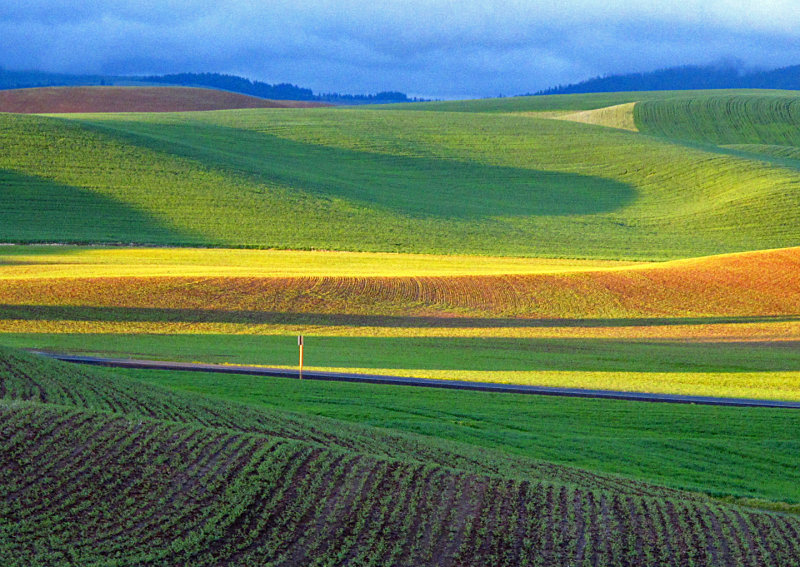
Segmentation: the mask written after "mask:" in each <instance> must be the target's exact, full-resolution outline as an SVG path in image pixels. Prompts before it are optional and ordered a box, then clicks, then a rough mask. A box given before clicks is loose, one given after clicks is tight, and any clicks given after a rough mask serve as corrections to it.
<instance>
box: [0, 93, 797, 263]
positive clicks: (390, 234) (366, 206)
mask: <svg viewBox="0 0 800 567" xmlns="http://www.w3.org/2000/svg"><path fill="white" fill-rule="evenodd" d="M593 96H596V97H599V98H593ZM631 96H634V95H631ZM631 96H623V95H579V96H578V98H569V97H552V99H558V100H557V101H552V100H551V101H550V102H548V101H545V102H544V103H538V102H537V104H539V106H538V107H537V108H532V107H530V104H533V103H530V102H529V101H528V100H527V99H526V100H524V101H522V102H519V103H518V102H515V101H511V100H509V99H503V100H501V101H498V102H497V103H496V104H499V105H501V106H502V105H510V106H508V107H507V108H506V110H509V111H510V110H514V111H517V112H521V111H523V110H526V111H531V110H536V109H538V110H546V109H548V108H549V109H551V110H552V109H553V108H562V109H563V108H566V107H570V108H573V109H575V108H576V107H578V108H592V107H596V106H599V107H602V106H607V105H608V103H620V102H625V101H630V100H631ZM649 96H651V97H653V98H663V97H664V96H666V95H665V94H664V93H652V94H651V95H649ZM730 96H732V97H734V99H736V100H739V99H740V98H741V97H744V98H745V99H747V100H750V99H751V98H752V95H739V94H735V95H730ZM635 97H637V99H638V100H644V99H647V94H641V93H635ZM532 98H534V99H536V101H538V99H546V98H549V97H532ZM779 98H780V100H782V101H788V103H789V105H790V106H791V104H793V103H791V101H792V100H794V99H792V98H790V97H789V96H788V95H783V96H782V97H779ZM565 100H568V101H573V102H569V103H565V102H563V101H565ZM670 100H672V99H670ZM559 101H560V102H559ZM574 101H580V102H579V103H578V102H574ZM523 102H524V104H525V105H528V107H525V108H523V104H522V103H523ZM465 104H472V105H476V106H475V108H478V109H480V108H482V106H481V104H484V105H485V104H489V102H485V103H484V102H483V101H477V102H474V103H465ZM493 104H494V103H493ZM646 104H652V105H655V106H653V108H661V106H659V105H662V102H652V103H646ZM646 104H645V103H639V104H637V105H636V107H635V108H636V109H641V108H644V109H645V110H635V112H636V113H637V119H636V120H637V124H639V123H641V124H642V128H644V129H645V130H647V129H648V128H650V129H651V130H652V129H654V128H656V126H648V125H647V124H650V122H653V120H651V119H650V118H646V119H644V118H642V116H644V114H643V113H645V112H647V113H648V114H647V116H650V114H651V113H650V111H647V109H648V108H650V107H648V106H646ZM664 104H666V103H664ZM670 104H672V103H670ZM444 108H447V107H444ZM669 108H672V107H671V106H670V107H669ZM737 108H739V107H737ZM760 108H761V107H760V106H759V105H758V104H750V103H747V104H742V105H741V107H740V110H738V111H737V112H740V113H743V114H744V115H747V116H749V114H748V113H758V112H762V110H763V109H762V110H759V109H760ZM653 112H655V111H653ZM659 112H660V111H659ZM670 112H672V111H670ZM658 116H660V114H658ZM670 116H671V115H670ZM792 116H793V115H792ZM659 120H662V119H661V118H659ZM663 120H667V118H664V119H663ZM703 120H706V119H705V118H703ZM753 120H756V118H753ZM709 121H711V122H713V120H711V119H709ZM645 122H647V123H645ZM659 128H661V129H662V130H664V128H662V127H659ZM675 128H678V127H677V126H676V127H675ZM698 128H700V126H698ZM776 128H777V127H776ZM700 129H702V128H700ZM784 129H785V128H784ZM695 130H696V128H695ZM693 131H694V130H693ZM770 131H771V132H773V133H775V132H777V131H778V130H777V129H775V128H773V129H772V130H770ZM0 132H2V135H3V138H4V141H5V142H6V143H5V144H4V146H3V148H2V150H0V188H1V189H2V191H1V192H0V204H2V205H3V207H2V212H0V220H1V221H2V222H0V240H3V241H26V242H30V241H46V242H48V241H70V242H125V243H128V242H131V243H152V244H181V245H204V246H207V245H210V246H257V247H276V248H303V249H309V248H324V249H343V250H370V251H406V252H428V253H469V254H496V255H520V256H533V255H539V256H550V257H593V258H639V259H667V258H676V257H688V256H698V255H705V254H714V253H722V252H734V251H743V250H752V249H764V248H777V247H783V246H790V245H794V244H796V243H797V239H798V236H799V234H798V232H799V231H800V229H798V223H797V222H796V220H797V218H796V211H797V210H798V205H799V204H800V191H798V181H800V172H798V171H797V169H796V168H795V167H793V163H794V162H792V161H791V160H789V161H786V162H785V163H782V162H778V161H765V160H764V159H763V157H762V156H761V155H760V154H753V153H745V152H743V151H741V150H735V149H725V148H722V149H719V148H716V147H713V146H708V145H698V146H689V145H687V144H685V143H676V142H673V141H672V140H668V139H664V138H663V137H662V136H663V135H667V134H668V135H670V136H677V135H679V134H680V133H675V132H671V131H670V132H667V131H666V130H664V131H663V132H662V131H659V132H654V133H656V134H658V135H657V136H654V135H642V134H638V133H636V132H627V131H618V130H613V129H610V128H604V127H601V126H592V125H587V124H576V123H571V122H566V121H560V120H547V119H542V118H537V117H534V116H531V115H505V114H493V113H485V112H471V113H468V112H459V113H453V112H412V111H408V110H364V109H359V110H344V109H331V110H327V109H314V110H244V111H222V112H208V113H184V114H119V115H73V117H72V118H70V119H64V118H48V117H42V116H25V117H23V116H17V115H0ZM725 141H727V142H730V143H739V144H741V143H750V144H752V143H754V142H757V143H760V144H775V143H783V141H782V140H780V139H773V138H770V137H769V136H766V135H764V136H761V137H760V138H758V140H754V139H750V138H736V137H735V136H734V137H732V138H729V139H726V140H725Z"/></svg>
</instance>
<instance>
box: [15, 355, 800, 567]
mask: <svg viewBox="0 0 800 567" xmlns="http://www.w3.org/2000/svg"><path fill="white" fill-rule="evenodd" d="M0 383H2V392H3V401H2V402H1V403H0V445H2V447H3V451H2V453H0V455H2V456H0V459H1V460H2V462H3V466H2V467H0V471H2V473H0V475H1V476H2V482H0V487H1V488H0V509H2V514H1V515H0V518H1V519H0V530H2V533H3V534H4V537H3V538H2V539H0V542H2V544H0V557H2V559H3V561H4V564H7V565H28V564H32V563H45V564H48V565H69V564H81V565H99V564H105V563H108V562H109V561H112V560H113V561H114V562H115V563H117V564H137V565H150V564H152V565H185V564H187V563H192V564H196V565H219V564H222V563H224V564H228V565H251V564H253V563H263V562H265V561H272V562H275V561H278V562H281V563H283V564H286V565H305V564H308V561H309V560H311V561H316V562H318V563H320V564H329V563H330V564H359V565H419V564H426V563H427V564H436V565H485V564H487V563H491V564H495V565H520V564H528V563H530V564H540V563H541V564H547V565H571V564H574V563H575V562H576V561H586V562H588V564H590V565H600V564H614V565H631V566H636V565H651V564H652V561H653V560H654V559H653V558H654V557H659V556H661V554H663V542H660V541H658V539H657V538H652V537H650V536H648V534H651V533H661V534H663V537H665V538H667V539H668V540H669V541H671V544H672V546H673V552H672V553H671V554H670V556H669V560H670V561H672V562H673V564H675V565H682V564H684V563H685V562H687V561H693V562H694V564H696V565H720V566H722V565H740V564H741V565H747V564H749V563H747V561H750V560H754V561H758V562H764V563H769V562H772V564H780V565H791V564H792V561H794V560H795V559H796V557H797V551H798V544H800V524H798V521H797V519H796V518H795V517H793V516H786V515H780V514H772V513H767V512H757V511H753V510H747V509H743V508H738V507H735V506H730V505H724V504H720V503H718V502H715V501H712V500H709V499H708V498H706V497H704V496H702V495H698V494H693V493H688V492H681V491H675V490H669V489H664V488H659V487H656V486H652V485H647V484H644V483H637V482H633V481H629V480H626V479H624V478H621V477H619V478H615V477H604V476H602V475H594V474H591V473H584V472H582V471H580V470H578V469H571V468H569V467H559V466H554V465H548V464H547V463H536V462H534V461H528V460H525V459H509V458H507V457H506V458H504V457H502V456H494V457H492V456H490V455H489V453H488V452H483V453H482V455H483V456H482V457H478V459H477V460H474V459H475V457H474V456H472V455H469V453H467V454H468V455H469V456H467V455H463V451H465V450H466V451H468V448H465V447H463V446H461V445H457V444H451V445H449V446H447V447H445V446H444V445H442V443H441V442H440V443H435V444H428V443H429V442H426V438H424V437H419V436H407V437H403V436H401V435H391V434H389V435H388V436H387V434H385V433H382V432H381V431H380V430H374V429H371V428H369V427H365V426H347V425H344V424H341V423H340V422H336V421H334V420H322V419H321V418H314V419H312V418H303V417H299V416H296V415H294V414H289V413H283V412H276V411H271V412H270V411H267V410H256V409H253V408H248V407H246V406H240V405H238V404H228V405H227V406H220V405H219V404H218V403H214V404H209V403H208V401H206V400H205V399H204V398H202V397H200V396H191V395H186V394H177V393H169V392H168V391H165V390H161V389H159V388H157V387H154V386H147V385H144V384H142V383H140V382H137V381H135V380H126V379H124V378H122V377H119V376H117V377H114V378H113V379H110V377H109V376H108V375H107V374H97V373H96V372H93V371H89V370H85V371H84V370H74V369H73V368H72V367H68V366H64V365H61V364H58V363H54V362H50V361H44V360H41V359H36V358H34V357H32V356H30V355H25V354H22V353H17V352H14V351H9V350H3V352H2V366H1V367H0ZM151 402H154V403H153V404H152V405H151ZM99 410H100V411H99ZM268 431H269V434H266V433H267V432H268ZM316 440H324V442H323V444H319V443H318V442H317V441H316ZM389 447H391V449H390V448H389ZM405 448H408V449H409V450H410V452H409V453H406V454H404V453H403V451H404V450H405ZM387 453H388V454H391V456H390V457H388V458H387V457H386V456H385V455H386V454H387ZM45 455H46V459H45ZM461 455H463V456H461ZM460 456H461V458H459V457H460ZM464 457H467V458H464ZM439 459H442V460H444V461H445V463H439V462H437V461H438V460H439ZM459 462H461V463H463V465H464V467H465V468H460V467H459ZM487 465H488V466H491V467H493V468H494V470H493V471H492V472H490V473H489V474H487V473H486V472H482V471H481V468H482V467H486V466H487ZM523 471H525V472H524V473H523V474H520V473H522V472H523ZM709 526H717V527H718V529H714V530H711V531H709V530H708V527H709Z"/></svg>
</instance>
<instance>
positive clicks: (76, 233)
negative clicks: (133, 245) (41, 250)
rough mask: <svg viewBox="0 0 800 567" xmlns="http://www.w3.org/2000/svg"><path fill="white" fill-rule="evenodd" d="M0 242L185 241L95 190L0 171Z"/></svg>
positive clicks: (144, 213) (143, 212) (132, 208)
mask: <svg viewBox="0 0 800 567" xmlns="http://www.w3.org/2000/svg"><path fill="white" fill-rule="evenodd" d="M0 240H2V241H5V242H139V243H167V242H181V241H186V240H190V237H189V235H187V234H183V233H181V232H180V231H177V230H175V229H173V228H171V227H168V226H166V225H165V224H164V223H162V222H161V221H159V220H158V219H156V218H154V217H153V216H151V215H149V214H148V213H147V212H145V211H141V210H138V209H136V208H134V207H131V206H130V205H127V204H125V203H121V202H119V201H117V200H115V199H111V198H109V197H106V196H103V195H100V194H98V193H96V192H94V191H90V190H88V189H82V188H80V187H74V186H71V185H64V184H60V183H55V182H53V181H51V180H49V179H45V178H42V177H37V176H32V175H26V174H23V173H18V172H16V171H11V170H7V169H0ZM10 261H11V262H13V260H10ZM6 263H7V262H6Z"/></svg>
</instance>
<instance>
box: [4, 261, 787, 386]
mask: <svg viewBox="0 0 800 567" xmlns="http://www.w3.org/2000/svg"><path fill="white" fill-rule="evenodd" d="M797 273H800V248H788V249H777V250H767V251H760V252H747V253H739V254H726V255H720V256H710V257H705V258H696V259H688V260H677V261H670V262H660V263H631V262H603V261H583V260H558V259H556V260H553V259H529V258H493V257H475V256H425V255H409V254H372V253H351V252H325V251H319V252H311V251H275V250H223V249H169V248H150V249H140V248H91V247H89V248H83V247H62V246H30V247H28V246H9V247H2V248H1V249H0V309H1V311H0V333H3V334H6V335H8V336H11V335H30V336H35V335H37V334H38V335H41V336H48V337H50V336H53V335H65V336H66V335H84V336H86V346H85V348H82V350H86V351H93V352H98V353H102V352H103V348H102V347H101V346H97V345H99V344H100V343H101V342H102V340H101V339H100V338H99V337H101V336H112V335H126V334H127V335H138V336H147V335H162V336H165V340H168V339H166V337H167V336H173V337H191V336H198V337H200V336H207V337H209V338H208V340H211V341H212V342H213V340H215V339H214V338H213V337H212V336H225V337H228V339H225V340H226V341H227V340H231V341H235V340H236V339H235V337H236V336H247V335H250V336H252V335H261V336H265V337H268V336H273V337H276V336H287V335H295V334H306V335H309V336H318V337H329V338H336V337H340V338H341V340H343V341H344V340H348V338H349V339H353V340H356V339H359V340H360V339H366V338H370V337H371V338H375V339H381V338H384V339H386V340H397V339H420V340H424V339H428V338H434V337H440V338H446V339H465V340H467V339H470V340H472V339H474V340H479V339H489V340H503V339H508V340H521V341H522V342H521V343H520V344H519V345H516V346H512V347H508V348H512V350H513V349H517V351H514V352H512V353H511V354H510V355H511V356H512V357H515V356H518V355H519V349H523V350H524V349H526V348H532V347H530V345H529V343H525V340H550V339H552V340H562V339H563V340H574V341H577V342H574V343H571V345H576V346H574V348H578V349H580V348H581V346H580V341H581V340H587V341H598V340H613V341H623V342H624V341H627V342H631V343H632V344H636V343H641V342H645V343H646V342H647V341H661V342H674V343H680V344H689V345H691V344H708V345H711V346H710V347H709V348H711V349H713V348H715V347H714V346H713V345H714V344H716V343H720V344H721V343H726V344H731V345H734V346H736V344H737V343H742V344H746V345H750V346H752V345H755V344H763V345H765V346H770V345H772V346H771V347H770V348H775V346H774V345H777V344H781V343H783V344H786V345H789V347H790V348H792V347H791V345H792V344H793V343H794V342H795V341H799V340H800V289H798V286H797V285H796V274H797ZM92 336H94V337H98V339H97V341H99V342H97V341H95V339H94V338H93V337H92ZM93 341H94V342H93ZM93 344H94V345H95V346H93ZM526 345H528V346H526ZM30 346H39V345H38V344H36V343H35V341H34V342H33V343H30ZM204 348H205V347H204ZM220 348H221V347H220ZM462 348H463V347H462ZM535 348H545V349H546V348H550V347H546V346H542V347H535ZM570 348H573V346H570ZM137 352H139V355H138V356H141V357H146V356H147V354H148V353H147V351H146V349H145V350H144V351H143V350H139V351H137ZM204 352H206V353H207V352H209V351H204ZM522 354H523V356H527V355H525V353H522ZM214 356H215V357H216V358H215V359H214V360H219V357H220V356H221V354H220V353H217V354H215V355H214ZM426 356H427V355H426ZM498 356H502V353H501V354H499V355H498ZM612 356H613V354H612ZM621 356H623V357H624V356H631V355H629V354H622V355H621ZM635 356H641V355H638V354H636V355H635ZM187 357H189V358H191V357H192V354H191V352H189V353H187V352H185V351H184V352H183V353H182V358H183V359H186V358H187ZM193 359H194V360H198V361H202V360H203V354H197V355H196V357H195V358H193ZM228 360H229V361H230V362H233V363H237V362H242V363H249V364H250V363H257V364H264V365H268V366H281V364H280V363H275V362H273V361H271V360H269V359H264V360H252V359H247V360H245V359H237V358H235V357H232V358H231V359H228ZM209 361H210V360H209ZM418 362H419V361H415V363H413V364H406V365H404V364H403V360H402V357H400V358H398V359H397V360H396V361H393V366H391V367H389V366H387V367H380V368H377V367H365V366H361V367H358V366H356V367H353V366H348V365H346V364H341V363H338V364H336V365H333V366H324V367H323V366H316V367H315V368H319V369H325V370H339V371H362V372H369V373H386V374H395V375H402V376H413V377H426V378H440V379H463V380H478V381H490V382H505V383H521V384H536V385H548V386H563V387H585V388H605V389H620V390H629V391H642V392H664V393H667V392H672V393H681V394H695V395H718V396H740V397H761V398H770V399H787V400H797V399H800V372H798V371H795V370H794V368H793V367H792V366H791V365H789V366H786V365H784V366H783V367H780V368H777V367H776V368H775V370H774V371H772V370H770V371H757V372H750V371H737V372H726V373H720V372H699V371H686V372H678V371H674V372H673V371H670V372H659V371H657V369H656V371H647V372H640V371H625V370H624V369H623V370H619V371H617V370H613V371H603V370H601V371H587V370H586V369H585V368H583V369H580V370H561V369H559V370H552V369H546V368H532V369H531V370H525V369H521V370H520V369H517V368H516V367H515V369H513V370H510V369H508V368H502V367H498V368H497V370H492V371H489V370H485V369H475V368H470V367H469V366H470V363H469V362H465V363H464V367H463V368H456V367H448V368H443V369H438V368H435V367H426V364H425V363H424V361H423V363H422V364H420V363H418ZM523 364H524V363H523ZM283 365H284V366H285V364H283ZM409 366H411V367H409ZM415 366H416V367H415ZM779 366H780V365H779Z"/></svg>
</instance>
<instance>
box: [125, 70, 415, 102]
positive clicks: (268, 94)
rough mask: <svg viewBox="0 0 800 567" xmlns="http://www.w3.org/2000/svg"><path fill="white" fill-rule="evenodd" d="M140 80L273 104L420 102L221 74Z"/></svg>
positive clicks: (392, 95) (394, 94) (393, 93)
mask: <svg viewBox="0 0 800 567" xmlns="http://www.w3.org/2000/svg"><path fill="white" fill-rule="evenodd" d="M139 80H141V81H144V82H149V83H164V84H170V85H183V86H193V87H210V88H214V89H221V90H226V91H233V92H237V93H242V94H247V95H250V96H257V97H260V98H271V99H276V100H307V101H314V102H333V103H340V104H384V103H393V102H419V101H421V99H417V98H409V97H408V96H407V95H406V94H405V93H401V92H396V91H384V92H380V93H377V94H368V95H361V94H357V95H353V94H341V93H325V94H314V92H313V91H312V90H311V89H305V88H302V87H298V86H297V85H291V84H289V83H279V84H276V85H271V84H269V83H262V82H261V81H251V80H250V79H245V78H243V77H238V76H236V75H223V74H220V73H179V74H174V75H159V76H155V77H140V78H139Z"/></svg>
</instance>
